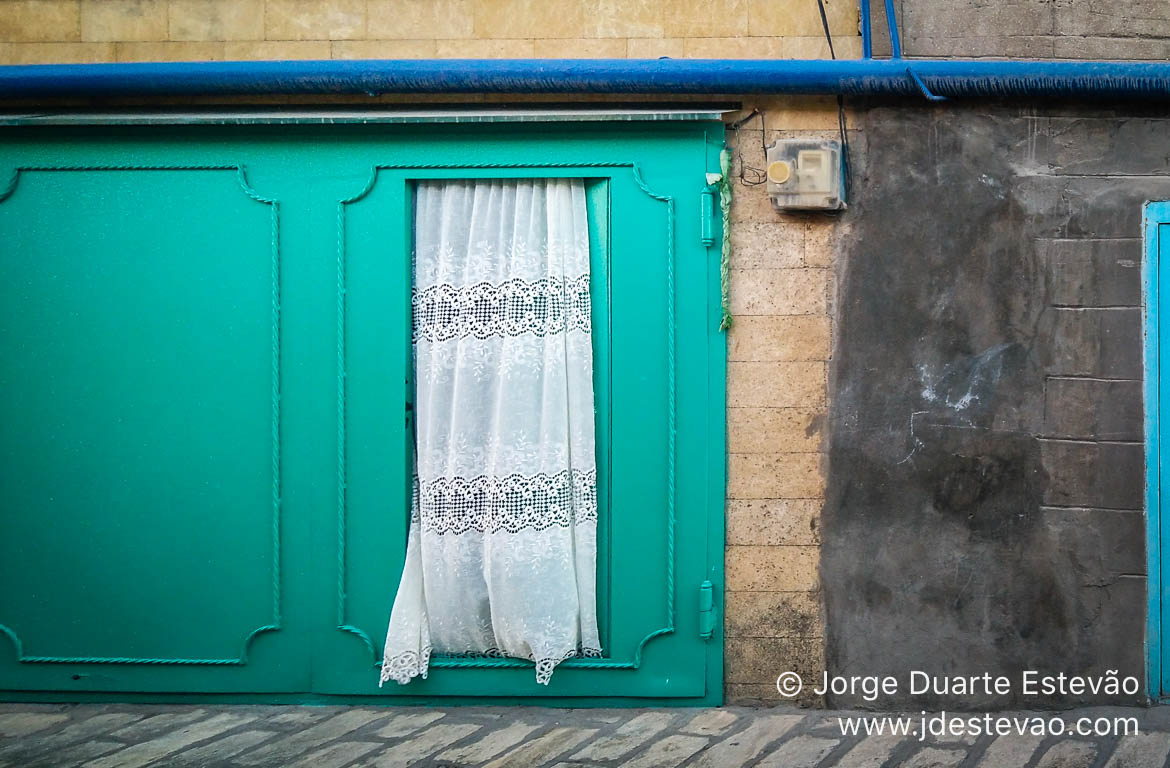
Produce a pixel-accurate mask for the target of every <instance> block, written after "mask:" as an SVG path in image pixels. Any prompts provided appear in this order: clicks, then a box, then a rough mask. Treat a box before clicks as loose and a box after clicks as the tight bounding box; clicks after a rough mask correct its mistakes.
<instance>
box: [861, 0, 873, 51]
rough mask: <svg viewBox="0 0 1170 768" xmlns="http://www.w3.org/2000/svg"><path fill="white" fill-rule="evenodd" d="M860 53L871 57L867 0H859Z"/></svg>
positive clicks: (871, 44) (871, 48) (871, 40)
mask: <svg viewBox="0 0 1170 768" xmlns="http://www.w3.org/2000/svg"><path fill="white" fill-rule="evenodd" d="M861 55H862V57H863V58H866V59H872V58H873V39H872V38H871V35H870V31H869V0H861Z"/></svg>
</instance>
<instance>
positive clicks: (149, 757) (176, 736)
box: [86, 713, 256, 768]
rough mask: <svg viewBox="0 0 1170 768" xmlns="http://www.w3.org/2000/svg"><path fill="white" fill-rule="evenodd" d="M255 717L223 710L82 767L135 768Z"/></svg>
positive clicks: (250, 720) (252, 719) (248, 721)
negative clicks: (210, 716)
mask: <svg viewBox="0 0 1170 768" xmlns="http://www.w3.org/2000/svg"><path fill="white" fill-rule="evenodd" d="M255 719H256V716H255V715H237V714H233V713H223V714H220V715H216V716H214V717H212V718H209V719H207V720H202V721H200V722H197V723H192V724H190V725H186V726H183V727H182V728H179V729H178V730H175V731H172V732H170V733H167V734H164V735H162V736H159V737H158V738H155V739H151V740H150V741H143V742H139V743H137V744H134V745H132V746H129V747H126V748H125V749H123V750H119V751H118V752H115V753H114V754H112V755H108V756H106V757H100V758H98V759H97V760H93V761H91V762H88V763H86V768H139V766H143V765H147V764H148V763H153V762H154V761H155V760H158V759H160V758H163V757H166V756H167V755H170V754H172V753H174V752H178V751H179V750H180V749H183V748H184V747H188V746H190V745H192V744H195V743H196V742H200V741H203V740H204V739H210V738H212V737H214V736H218V735H219V734H221V733H223V732H224V731H230V730H231V729H232V728H237V727H239V726H241V725H243V724H245V723H250V722H252V721H254V720H255Z"/></svg>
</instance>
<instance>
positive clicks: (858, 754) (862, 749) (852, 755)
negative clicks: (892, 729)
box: [838, 736, 905, 768]
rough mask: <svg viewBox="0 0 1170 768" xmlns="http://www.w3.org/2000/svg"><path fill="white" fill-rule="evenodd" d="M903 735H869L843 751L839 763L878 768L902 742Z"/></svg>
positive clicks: (850, 766)
mask: <svg viewBox="0 0 1170 768" xmlns="http://www.w3.org/2000/svg"><path fill="white" fill-rule="evenodd" d="M904 738H905V737H903V736H870V737H868V738H865V739H862V740H861V741H860V742H858V744H857V746H855V747H854V748H853V749H851V750H849V751H848V752H846V753H845V755H844V756H843V757H842V758H841V759H840V760H839V761H838V764H839V765H842V766H846V765H847V766H849V768H880V766H881V765H883V764H884V763H885V762H886V761H887V760H889V759H890V755H891V754H893V752H894V750H895V749H896V748H897V747H898V745H899V744H901V743H902V740H903V739H904Z"/></svg>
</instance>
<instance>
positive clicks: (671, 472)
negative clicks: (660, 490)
mask: <svg viewBox="0 0 1170 768" xmlns="http://www.w3.org/2000/svg"><path fill="white" fill-rule="evenodd" d="M493 168H498V169H526V170H532V171H533V172H540V171H542V170H545V169H550V170H551V169H563V170H575V169H590V168H614V169H616V168H629V169H630V172H631V174H632V176H633V179H634V182H635V183H636V184H637V185H638V188H639V189H641V190H642V192H643V193H645V194H646V195H648V196H649V197H651V198H653V199H655V200H658V201H660V202H662V203H664V204H665V205H666V279H667V294H666V295H667V299H666V303H667V307H666V312H667V342H666V346H667V350H666V352H667V400H668V406H667V408H668V410H667V433H668V434H667V443H668V450H667V510H666V551H667V558H666V615H667V626H665V627H662V628H660V629H657V630H654V631H653V632H650V633H649V634H647V635H646V636H645V637H643V638H642V640H641V641H640V642H639V643H638V646H637V648H636V649H635V651H634V659H633V661H617V660H613V659H606V658H600V659H598V658H575V659H574V658H571V659H568V660H566V661H564V662H562V663H561V664H560V665H559V666H560V667H565V668H611V669H637V668H638V667H640V666H641V664H642V654H643V649H644V648H645V646H646V645H647V644H648V643H649V642H650V641H651V640H653V639H654V638H656V637H659V636H662V635H667V634H671V633H673V632H674V631H675V625H674V618H675V610H674V608H675V606H674V589H675V583H674V582H675V579H674V570H675V567H674V566H675V564H674V559H675V462H676V457H675V453H676V446H675V442H676V431H677V430H676V415H675V410H676V407H675V389H676V382H675V319H676V317H675V276H674V269H675V264H674V261H675V249H674V242H675V202H674V198H673V197H671V196H670V195H661V194H658V193H656V192H655V191H654V190H653V189H651V188H650V186H649V185H648V184H647V183H646V181H645V179H644V178H643V176H642V173H641V170H640V168H639V166H638V164H637V163H634V162H623V161H612V162H609V161H606V162H555V163H422V164H413V163H412V164H378V165H375V166H374V167H373V168H372V169H371V172H370V178H369V179H368V180H367V182H366V184H365V186H364V187H363V188H362V189H361V190H360V191H359V192H357V193H356V194H354V195H353V196H351V197H348V198H345V199H343V200H339V201H338V208H337V264H338V268H337V269H338V271H337V274H338V286H337V301H338V309H337V317H338V319H337V334H338V337H337V398H338V405H337V407H338V428H337V434H338V450H337V455H338V469H337V505H338V509H337V517H338V520H337V537H338V538H337V572H338V583H337V600H338V612H337V629H338V630H339V631H342V632H346V633H349V634H353V635H355V636H357V637H359V638H360V639H361V640H362V641H363V642H364V643H365V645H366V646H367V647H368V648H369V649H370V650H371V652H372V653H373V654H374V667H376V668H380V667H381V659H380V658H379V657H378V654H377V651H376V650H375V648H374V644H373V641H372V640H371V639H370V637H369V635H368V634H367V633H366V632H364V631H362V630H361V629H360V628H358V627H356V626H353V625H352V624H350V623H348V621H347V619H346V615H347V614H346V608H345V602H346V586H345V563H346V552H345V550H346V538H345V537H346V524H345V517H346V503H347V502H346V466H345V465H346V454H345V386H346V360H345V294H346V285H345V272H346V269H345V262H346V258H345V206H346V205H349V204H352V203H356V202H359V201H360V200H362V199H363V198H364V197H366V196H367V195H368V194H369V193H370V192H371V191H372V190H373V188H374V185H375V184H377V181H378V172H379V171H383V170H388V171H393V170H401V171H426V170H490V169H493ZM541 175H547V174H541ZM430 666H432V667H439V668H472V669H480V668H531V667H532V662H531V661H528V660H524V659H509V658H467V657H456V656H439V655H436V656H432V657H431V661H430Z"/></svg>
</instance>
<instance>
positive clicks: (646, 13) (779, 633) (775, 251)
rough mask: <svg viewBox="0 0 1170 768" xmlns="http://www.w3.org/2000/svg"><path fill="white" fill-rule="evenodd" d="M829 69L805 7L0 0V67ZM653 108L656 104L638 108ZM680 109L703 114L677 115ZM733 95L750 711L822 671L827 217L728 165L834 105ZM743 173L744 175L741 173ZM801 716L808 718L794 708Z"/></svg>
mask: <svg viewBox="0 0 1170 768" xmlns="http://www.w3.org/2000/svg"><path fill="white" fill-rule="evenodd" d="M825 6H826V10H827V11H828V16H829V21H830V25H831V30H832V32H833V36H834V43H835V49H836V52H837V55H838V56H839V57H856V56H858V55H860V47H861V46H860V38H859V37H858V36H857V2H856V0H825ZM827 55H828V49H827V46H826V44H825V41H824V38H823V32H822V29H821V21H820V17H819V15H818V12H817V8H816V3H815V0H722V2H719V3H715V4H712V3H710V2H707V1H706V0H0V64H14V63H22V64H24V63H49V62H54V63H65V62H102V61H148V60H155V61H176V60H244V59H306V58H309V59H328V58H335V59H336V58H431V57H477V58H478V57H591V58H592V57H602V58H604V57H635V58H654V57H659V56H671V57H711V58H823V57H827ZM549 98H550V97H525V96H510V97H507V100H508V101H513V102H539V101H541V100H547V99H549ZM569 98H570V99H573V98H575V99H579V100H584V101H590V102H598V101H604V100H605V97H604V96H599V95H593V96H588V97H582V96H577V97H569ZM664 99H665V100H669V99H670V97H668V96H663V97H656V98H655V99H654V100H664ZM696 99H698V100H702V99H701V97H686V98H680V99H675V100H677V101H684V100H685V101H690V100H696ZM287 100H289V99H286V98H283V97H274V98H268V99H262V100H258V99H256V98H255V97H247V98H245V97H240V98H219V99H217V100H216V101H218V102H219V103H240V102H243V101H253V102H254V101H264V102H265V103H271V102H280V101H287ZM307 100H308V101H314V102H317V103H353V102H366V103H369V102H396V101H403V100H409V101H412V102H416V103H418V102H434V101H462V102H468V101H476V102H483V101H497V100H499V97H492V96H490V95H489V96H483V95H480V96H463V97H457V98H454V99H452V98H449V97H444V96H442V95H425V96H421V97H419V96H411V97H394V96H385V97H378V98H374V99H365V98H362V97H333V98H324V97H313V98H311V99H307ZM557 100H558V101H564V100H567V99H563V98H562V99H557ZM618 100H622V99H621V98H620V97H619V99H618ZM729 100H735V101H742V103H743V104H744V107H745V109H744V111H742V112H738V113H734V114H731V115H729V116H728V120H729V122H730V121H734V120H736V119H738V118H739V117H741V116H744V115H746V114H747V113H748V112H749V111H750V110H751V109H752V108H754V107H759V108H761V109H762V110H763V112H764V121H765V125H766V133H765V132H763V131H762V127H761V124H760V122H759V119H758V118H756V119H753V120H752V121H750V122H748V123H746V124H745V125H744V126H743V128H742V129H740V130H739V131H738V138H736V136H735V135H733V134H732V133H730V132H729V139H731V140H732V141H733V143H735V145H736V146H737V148H738V149H739V153H738V157H737V160H736V165H735V171H736V175H737V178H736V181H735V203H734V206H733V209H732V225H731V226H732V229H731V233H732V242H733V246H734V256H733V259H732V277H731V302H732V311H733V313H734V315H735V326H734V329H733V330H732V332H731V334H730V339H729V341H730V344H729V363H728V406H729V407H728V412H727V427H728V447H729V457H728V463H729V478H728V479H729V485H728V500H727V553H726V578H727V593H726V601H725V610H726V675H725V681H726V698H727V701H728V702H729V703H751V702H760V701H775V700H777V699H779V694H778V693H777V691H776V689H775V680H776V676H777V675H778V674H779V673H780V672H783V671H786V670H794V671H796V672H798V673H800V674H801V675H804V676H806V679H809V680H812V679H813V678H815V676H816V675H817V673H818V672H819V671H820V670H822V669H823V668H824V646H823V632H822V621H821V608H820V606H821V601H820V586H819V578H818V563H819V545H820V538H819V519H820V514H821V507H822V504H823V503H824V489H825V475H826V466H825V464H826V455H827V454H826V444H825V443H826V432H827V429H826V421H827V410H828V402H827V399H828V395H827V369H828V365H829V361H830V359H831V351H832V296H833V292H832V285H833V282H832V276H833V247H832V241H833V233H834V232H835V229H836V227H837V226H838V224H837V223H836V222H837V221H839V219H835V218H833V217H832V216H828V215H815V214H809V215H805V216H781V215H778V214H776V213H775V212H773V211H772V209H771V206H770V204H769V202H768V199H767V196H766V194H765V191H764V187H763V185H754V186H753V185H748V184H744V183H743V182H741V181H740V180H739V178H738V170H739V168H740V165H741V164H743V163H746V165H747V166H749V168H763V165H764V161H763V150H762V148H761V143H762V141H763V139H764V138H765V136H766V137H767V139H768V140H769V141H770V140H772V139H774V138H776V137H778V136H819V137H829V138H832V137H835V136H836V127H837V114H836V105H835V103H834V101H833V100H832V99H825V98H808V97H806V98H787V99H781V98H776V99H770V100H751V99H744V100H739V99H735V97H734V96H732V97H730V98H729V97H726V96H725V97H721V98H720V99H719V101H720V102H727V101H729ZM298 101H305V100H304V99H302V100H298ZM625 101H628V99H625ZM648 101H649V100H648ZM744 175H745V178H748V179H749V180H750V178H751V173H750V171H745V174H744ZM801 702H802V703H806V704H816V703H817V702H816V701H815V699H813V698H812V697H809V696H804V697H802V698H801Z"/></svg>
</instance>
